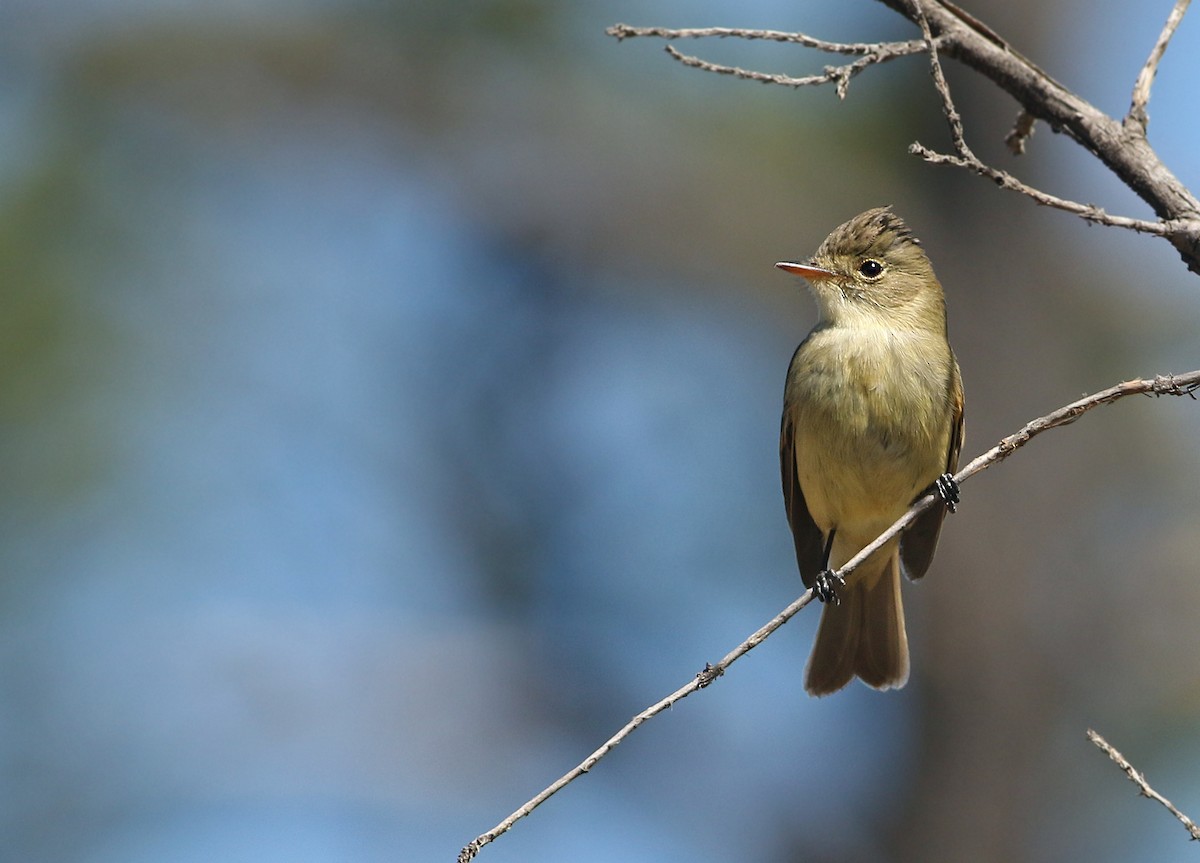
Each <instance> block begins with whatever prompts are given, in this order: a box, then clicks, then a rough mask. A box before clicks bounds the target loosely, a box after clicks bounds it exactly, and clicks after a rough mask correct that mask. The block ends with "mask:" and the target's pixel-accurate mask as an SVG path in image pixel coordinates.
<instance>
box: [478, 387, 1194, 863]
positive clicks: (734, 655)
mask: <svg viewBox="0 0 1200 863" xmlns="http://www.w3.org/2000/svg"><path fill="white" fill-rule="evenodd" d="M1198 389H1200V370H1197V371H1192V372H1187V373H1186V374H1180V375H1159V376H1157V377H1154V378H1150V379H1147V380H1132V381H1126V382H1125V383H1121V384H1117V385H1116V386H1114V387H1109V388H1108V389H1106V390H1101V391H1099V392H1097V393H1093V394H1092V395H1090V396H1087V397H1086V398H1082V399H1079V400H1078V401H1075V402H1072V403H1071V404H1069V405H1065V406H1064V407H1061V408H1059V409H1058V410H1056V411H1052V412H1051V413H1049V414H1046V416H1043V417H1039V418H1037V419H1035V420H1033V421H1032V422H1029V423H1026V424H1025V425H1024V426H1023V427H1022V428H1020V429H1018V430H1017V431H1016V433H1014V434H1011V435H1009V436H1008V437H1006V438H1004V439H1003V440H1001V441H1000V442H999V443H998V444H996V445H995V446H994V447H992V448H991V449H990V450H988V451H987V452H985V453H983V454H982V455H980V456H978V457H977V458H975V459H974V460H973V461H972V462H971V463H970V464H968V465H967V466H966V467H964V468H963V469H962V470H960V471H959V472H958V473H957V474H956V475H955V477H954V478H955V480H957V481H958V482H959V483H960V484H961V483H963V482H965V481H966V480H967V479H969V478H971V477H972V476H974V475H975V474H977V473H980V472H981V471H984V470H987V469H988V468H989V467H991V466H992V465H993V464H996V463H997V462H1000V461H1003V460H1004V459H1006V458H1008V457H1009V456H1010V455H1012V454H1013V453H1014V452H1016V451H1017V450H1018V449H1020V448H1021V447H1023V446H1024V445H1025V444H1027V443H1029V441H1031V440H1032V439H1033V438H1035V437H1037V436H1038V435H1039V434H1041V433H1042V432H1044V431H1049V430H1050V429H1052V428H1058V427H1060V426H1064V425H1069V424H1070V423H1073V422H1075V420H1077V419H1079V417H1081V416H1082V415H1083V414H1085V413H1087V412H1088V411H1090V410H1092V409H1093V408H1097V407H1100V406H1101V405H1106V404H1111V403H1112V402H1115V401H1117V400H1118V399H1122V398H1124V397H1125V396H1131V395H1137V394H1144V395H1153V396H1162V395H1171V396H1183V395H1186V396H1191V397H1192V398H1193V399H1194V398H1195V397H1196V396H1195V393H1196V390H1198ZM935 501H936V502H939V503H940V501H941V498H940V497H938V496H937V495H936V494H932V493H931V494H927V495H925V496H924V497H922V498H920V499H919V500H917V501H914V502H913V505H912V506H911V507H909V510H908V512H906V513H905V514H904V515H903V516H901V517H900V519H899V520H897V521H896V523H895V524H893V525H892V526H891V527H889V528H888V529H887V530H886V531H884V532H883V533H882V534H880V535H879V537H878V538H877V539H875V541H874V542H872V543H871V544H870V545H868V546H866V547H865V548H863V549H862V550H861V551H860V552H859V553H858V554H856V555H855V556H854V557H852V558H851V559H850V560H849V561H847V563H846V564H845V566H843V567H842V568H841V569H839V570H838V571H837V573H835V574H836V575H840V576H842V577H843V578H845V577H846V576H848V575H850V574H851V573H852V572H854V570H855V569H857V568H858V567H859V566H860V565H861V564H862V562H863V561H864V560H866V559H867V558H868V557H870V556H871V555H872V554H874V553H875V552H876V551H877V550H878V549H880V548H882V547H883V546H884V545H886V544H887V543H888V542H890V541H891V540H892V539H893V538H894V537H896V536H897V535H899V534H900V533H901V532H903V531H904V530H905V529H906V528H907V527H908V526H909V525H910V524H912V523H913V522H914V521H915V520H916V518H917V516H919V515H920V514H921V513H922V512H924V511H925V510H926V509H928V508H929V507H930V506H933V505H934V503H935ZM812 600H813V592H812V591H811V590H807V591H805V592H804V594H803V595H802V596H800V597H799V598H798V599H796V600H795V601H794V602H792V603H791V604H790V605H789V606H787V608H785V609H783V611H781V612H779V614H777V615H775V617H773V618H771V620H770V621H769V622H768V623H767V624H765V625H764V626H762V627H761V628H759V630H758V631H757V632H755V633H754V634H753V635H751V636H750V637H749V638H747V639H746V640H745V641H743V642H742V643H741V644H739V645H738V646H737V647H735V648H734V649H733V650H731V651H730V652H729V653H727V654H726V655H725V657H724V658H722V659H721V661H720V662H718V663H716V664H715V665H705V666H704V669H703V670H702V671H700V672H699V673H697V674H696V676H695V677H694V678H692V679H691V680H690V681H688V682H687V683H686V684H685V685H684V686H681V687H680V688H679V689H676V690H675V691H674V692H672V693H671V694H670V695H668V696H667V697H666V698H663V699H662V700H661V701H658V702H657V703H655V704H652V705H651V706H650V707H647V708H646V709H645V710H643V711H642V712H641V713H639V714H637V715H636V716H634V717H633V718H632V719H630V720H629V722H627V723H625V725H624V727H622V728H621V730H620V731H618V732H617V733H616V734H614V735H613V736H612V737H610V738H609V739H608V740H606V741H605V742H604V744H603V745H602V746H600V748H599V749H597V750H596V751H595V752H593V753H592V754H591V755H589V756H588V757H587V758H585V759H584V760H583V761H582V762H580V763H579V764H578V765H577V766H576V767H574V768H573V769H572V770H570V771H569V772H567V773H566V774H564V775H563V776H561V777H559V779H557V780H556V781H555V782H553V783H552V784H550V785H549V786H547V787H546V788H544V789H543V790H542V791H540V792H538V794H537V795H535V796H534V797H533V798H532V799H530V800H529V801H528V802H526V803H525V804H524V805H523V806H521V807H520V808H519V809H517V810H516V811H515V812H513V813H512V814H511V815H509V816H508V817H507V818H505V819H504V820H503V821H501V822H500V823H499V824H497V825H496V826H495V827H493V828H492V829H491V830H489V831H487V832H486V833H483V834H481V835H480V836H478V837H476V838H475V839H474V840H472V841H471V842H470V844H468V845H467V846H466V847H465V848H463V849H462V851H461V852H460V853H459V855H458V861H459V863H469V861H470V860H472V859H474V857H475V855H476V854H478V853H479V849H480V848H482V847H483V846H485V845H487V844H489V843H491V842H493V841H495V840H496V838H497V837H499V836H502V835H503V834H505V833H507V832H508V831H509V830H511V829H512V827H513V825H514V824H516V823H517V822H518V821H520V820H521V819H522V818H524V817H525V816H527V815H529V814H530V813H531V812H533V810H534V809H536V808H537V807H538V806H540V805H542V804H543V803H545V802H546V801H547V800H549V799H550V798H551V797H553V796H554V795H555V794H557V793H558V792H559V791H561V790H562V789H563V788H565V787H566V786H567V785H570V784H571V783H572V782H574V781H575V780H576V779H578V778H579V777H580V776H582V775H583V774H585V773H587V772H588V771H589V770H591V769H592V768H593V767H595V766H596V764H597V763H598V762H599V761H600V759H601V758H603V757H604V756H606V755H607V754H608V753H609V752H611V751H612V750H613V749H615V748H616V747H617V746H618V745H620V743H621V742H622V741H623V740H624V739H625V738H626V737H628V736H629V735H630V734H632V733H633V732H634V731H636V730H637V729H638V727H639V726H641V725H642V724H643V723H645V722H646V721H647V720H649V719H652V718H653V717H655V716H657V715H658V714H659V713H662V712H663V711H664V710H666V709H667V708H669V707H671V706H672V705H674V704H675V703H677V702H679V701H681V700H682V699H684V698H687V697H688V696H689V695H691V694H692V693H693V692H695V691H696V690H698V689H703V688H704V687H706V686H708V685H709V684H711V683H713V682H714V681H716V679H717V678H719V677H720V676H721V675H723V674H724V673H725V670H726V669H727V668H729V666H731V665H733V663H734V662H736V661H737V660H739V659H741V658H742V657H743V656H745V655H746V654H747V653H749V652H750V651H751V650H753V649H754V648H755V647H757V646H758V645H760V644H761V643H762V642H763V641H765V640H766V639H767V637H768V636H770V635H771V633H773V632H774V631H775V630H777V629H779V627H781V626H783V625H784V624H785V623H787V622H788V621H789V620H791V619H792V618H793V617H795V615H796V614H797V613H798V612H799V611H800V609H802V608H804V606H806V605H808V604H809V603H810V602H812Z"/></svg>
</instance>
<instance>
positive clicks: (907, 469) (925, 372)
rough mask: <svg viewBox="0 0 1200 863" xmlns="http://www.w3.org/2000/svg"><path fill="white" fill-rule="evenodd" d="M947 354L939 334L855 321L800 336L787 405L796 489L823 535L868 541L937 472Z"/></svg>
mask: <svg viewBox="0 0 1200 863" xmlns="http://www.w3.org/2000/svg"><path fill="white" fill-rule="evenodd" d="M949 357H950V353H949V347H948V346H947V345H946V343H945V339H944V338H941V339H938V338H930V337H922V336H914V335H898V334H895V333H892V332H889V331H886V330H864V329H863V328H861V327H855V328H854V329H853V330H850V329H843V328H828V329H824V330H819V331H816V332H814V333H813V334H812V335H811V336H810V337H809V339H808V340H806V342H805V344H804V345H803V346H802V348H801V349H800V351H799V352H798V353H797V355H796V357H795V359H794V360H793V365H792V368H791V370H789V375H788V388H787V393H786V397H785V407H786V409H788V410H791V411H792V412H793V422H794V427H795V433H796V447H795V450H796V459H797V471H798V475H799V479H800V487H801V489H802V490H803V492H804V497H805V500H806V501H807V503H808V507H809V511H810V512H811V513H812V516H813V519H814V521H816V523H817V526H818V527H820V528H821V529H822V530H823V531H828V530H829V529H830V528H832V527H838V529H839V531H843V532H848V533H852V534H855V535H861V538H862V540H863V541H864V542H866V541H869V540H870V539H873V538H874V537H875V536H876V535H878V533H879V532H881V531H882V530H883V529H884V528H886V527H887V526H888V525H890V524H891V523H892V522H893V521H895V520H896V519H897V518H898V517H899V516H900V515H901V514H902V513H903V512H904V510H905V509H906V508H907V507H908V505H909V504H910V503H911V501H912V500H913V498H914V497H916V495H917V494H918V493H919V492H920V491H922V490H923V489H925V488H926V487H928V486H929V484H930V483H931V482H933V480H934V479H935V478H936V477H937V476H938V475H939V474H940V473H941V472H942V471H943V470H944V469H945V463H946V453H947V451H948V449H949V445H950V424H951V418H950V409H949V406H948V404H947V380H948V375H949V371H948V369H949V363H950V362H951V360H950V358H949Z"/></svg>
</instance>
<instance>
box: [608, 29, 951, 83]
mask: <svg viewBox="0 0 1200 863" xmlns="http://www.w3.org/2000/svg"><path fill="white" fill-rule="evenodd" d="M605 32H606V33H607V34H608V35H609V36H614V37H616V38H617V39H629V38H633V37H636V36H651V37H656V38H659V39H668V40H670V39H701V38H706V37H716V38H720V39H726V38H737V39H765V40H769V41H773V42H791V43H794V44H797V45H803V46H804V47H806V48H815V49H817V50H819V51H825V52H827V53H830V54H844V55H849V56H856V57H859V59H858V60H855V61H854V62H853V63H846V64H845V65H842V66H826V67H825V69H824V71H823V72H822V73H821V74H820V75H806V76H804V77H802V78H796V77H793V76H791V75H782V74H775V73H771V72H758V71H755V70H752V69H742V68H741V67H739V66H724V65H722V64H720V63H713V62H710V61H708V60H704V59H702V58H700V57H694V56H692V55H690V54H684V53H682V52H680V51H677V50H676V49H675V48H674V47H673V46H671V45H667V46H666V51H667V53H668V54H670V55H671V57H672V58H674V59H675V60H678V61H679V62H680V63H682V64H683V65H685V66H690V67H692V68H694V69H701V70H703V71H705V72H716V73H717V74H719V75H732V76H733V77H735V78H741V79H742V80H745V81H758V82H759V83H761V84H779V85H781V86H784V87H815V86H819V85H821V84H830V83H835V84H836V85H837V95H838V98H839V99H844V98H846V90H847V89H848V88H849V86H850V79H851V78H853V77H854V76H855V75H857V74H858V73H859V72H861V71H862V70H863V69H866V68H868V67H869V66H874V65H876V64H877V63H886V62H888V61H889V60H895V59H896V58H897V57H908V56H910V55H912V54H920V53H922V52H924V51H925V50H926V46H927V44H928V43H927V42H925V41H924V40H922V39H909V40H907V41H903V42H827V41H826V40H824V39H817V38H815V37H813V36H809V35H807V34H805V33H785V32H783V31H781V30H744V29H741V28H737V27H705V28H692V29H680V30H672V29H669V28H666V27H632V26H630V25H628V24H614V25H613V26H611V27H609V28H608V29H607V30H606V31H605Z"/></svg>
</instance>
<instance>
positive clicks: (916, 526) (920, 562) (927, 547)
mask: <svg viewBox="0 0 1200 863" xmlns="http://www.w3.org/2000/svg"><path fill="white" fill-rule="evenodd" d="M950 406H951V409H952V411H953V418H952V419H951V425H950V446H949V448H948V450H947V452H946V471H945V472H946V473H954V472H955V471H956V470H958V454H959V452H960V451H961V450H962V443H963V385H962V376H961V375H960V374H959V371H958V363H957V362H955V363H954V374H953V375H952V379H951V381H950ZM922 494H924V492H922ZM945 517H946V507H944V506H937V505H936V504H935V505H934V506H931V507H930V508H929V509H927V510H925V511H924V512H923V513H921V514H920V515H919V516H917V520H916V521H914V522H913V525H912V527H910V528H909V529H908V531H907V532H906V533H905V534H904V536H903V538H902V539H901V540H900V560H901V562H902V563H903V564H904V572H905V574H907V575H908V577H909V578H911V579H918V578H920V577H921V576H923V575H924V574H925V572H926V570H928V569H929V562H930V561H931V560H933V551H934V549H935V548H937V543H938V534H940V533H941V531H942V519H943V518H945Z"/></svg>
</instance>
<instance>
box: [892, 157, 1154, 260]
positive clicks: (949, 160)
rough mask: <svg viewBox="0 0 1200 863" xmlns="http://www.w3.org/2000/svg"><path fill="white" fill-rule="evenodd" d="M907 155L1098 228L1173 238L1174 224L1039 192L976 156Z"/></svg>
mask: <svg viewBox="0 0 1200 863" xmlns="http://www.w3.org/2000/svg"><path fill="white" fill-rule="evenodd" d="M908 152H910V153H912V154H913V155H916V156H920V157H921V158H922V159H924V160H925V161H926V162H929V163H930V164H931V165H954V166H955V167H958V168H966V169H967V170H968V171H974V172H975V173H976V174H979V175H980V176H983V177H987V178H988V179H989V180H992V181H994V182H995V183H996V185H997V186H1000V187H1001V188H1003V189H1008V190H1010V191H1013V192H1020V193H1021V194H1022V195H1024V196H1025V197H1027V198H1030V199H1032V200H1033V201H1036V202H1037V203H1038V204H1041V205H1042V206H1044V207H1053V208H1054V209H1056V210H1063V211H1064V212H1067V213H1074V214H1075V215H1076V216H1079V217H1080V218H1082V219H1085V220H1086V221H1089V222H1093V223H1095V224H1097V225H1110V226H1112V227H1114V228H1128V229H1129V230H1131V231H1138V232H1139V233H1143V234H1152V235H1154V236H1157V237H1167V236H1170V235H1171V233H1172V231H1173V230H1174V225H1173V223H1171V222H1152V221H1149V220H1148V219H1134V218H1130V217H1129V216H1112V215H1109V214H1108V213H1106V212H1105V211H1104V209H1103V208H1102V207H1097V206H1096V205H1095V204H1081V203H1079V202H1077V201H1069V200H1067V199H1066V198H1059V197H1058V196H1056V195H1051V194H1050V193H1049V192H1043V191H1041V190H1040V189H1035V188H1033V187H1032V186H1027V185H1026V184H1024V183H1022V182H1021V181H1020V180H1018V179H1017V178H1016V177H1014V176H1013V175H1012V174H1010V173H1008V172H1007V171H1002V170H1000V169H999V168H993V167H991V166H990V165H988V164H986V163H984V162H981V161H980V160H979V159H977V158H975V156H974V154H971V156H970V157H964V156H952V155H948V154H945V153H936V152H934V151H933V150H930V149H929V148H928V147H926V146H924V145H923V144H920V143H913V144H910V145H909V148H908Z"/></svg>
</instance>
